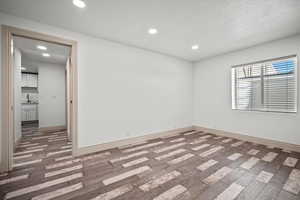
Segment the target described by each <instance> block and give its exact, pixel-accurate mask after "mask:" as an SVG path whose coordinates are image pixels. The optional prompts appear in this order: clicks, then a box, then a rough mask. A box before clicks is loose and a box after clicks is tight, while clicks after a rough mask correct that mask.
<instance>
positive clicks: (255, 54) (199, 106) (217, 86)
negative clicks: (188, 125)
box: [194, 35, 300, 144]
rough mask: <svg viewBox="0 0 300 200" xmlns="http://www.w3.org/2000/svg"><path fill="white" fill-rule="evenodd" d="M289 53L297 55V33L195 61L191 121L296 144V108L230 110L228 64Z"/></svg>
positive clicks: (299, 116) (299, 127)
mask: <svg viewBox="0 0 300 200" xmlns="http://www.w3.org/2000/svg"><path fill="white" fill-rule="evenodd" d="M292 54H297V55H298V56H299V55H300V35H298V36H295V37H291V38H287V39H284V40H278V41H274V42H271V43H266V44H262V45H259V46H256V47H252V48H249V49H245V50H241V51H237V52H233V53H229V54H226V55H221V56H216V57H213V58H210V59H206V60H203V61H201V62H198V63H195V65H194V66H195V67H194V104H195V106H194V124H195V125H198V126H202V127H206V128H214V129H219V130H225V131H229V132H234V133H241V134H246V135H250V136H255V137H262V138H267V139H272V140H278V141H282V142H288V143H293V144H300V132H299V131H300V123H299V122H300V113H299V112H300V111H298V113H297V114H286V113H266V112H253V111H251V112H249V111H238V110H232V109H231V73H230V69H231V66H233V65H237V64H243V63H249V62H254V61H259V60H264V59H270V58H276V57H282V56H287V55H292ZM298 80H299V77H298ZM298 85H300V82H298ZM299 88H300V86H299V87H298V94H300V93H299ZM298 102H299V99H298Z"/></svg>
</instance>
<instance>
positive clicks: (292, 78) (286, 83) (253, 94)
mask: <svg viewBox="0 0 300 200" xmlns="http://www.w3.org/2000/svg"><path fill="white" fill-rule="evenodd" d="M231 74H232V109H239V110H257V111H269V112H297V57H296V56H287V57H284V58H276V59H272V60H267V61H261V62H255V63H251V64H245V65H238V66H234V67H232V69H231Z"/></svg>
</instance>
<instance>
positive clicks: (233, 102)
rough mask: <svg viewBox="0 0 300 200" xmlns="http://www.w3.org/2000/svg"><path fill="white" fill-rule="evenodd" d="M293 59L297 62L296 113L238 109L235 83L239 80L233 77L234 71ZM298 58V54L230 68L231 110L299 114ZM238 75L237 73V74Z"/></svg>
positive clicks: (295, 71)
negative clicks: (243, 67)
mask: <svg viewBox="0 0 300 200" xmlns="http://www.w3.org/2000/svg"><path fill="white" fill-rule="evenodd" d="M290 58H293V59H294V60H295V70H294V73H295V76H296V77H295V93H296V94H295V111H279V110H263V109H251V110H250V109H240V108H237V107H238V106H237V105H236V93H237V87H236V82H235V84H233V81H236V80H237V78H236V77H233V69H234V68H237V67H242V66H247V65H255V64H263V63H266V62H274V61H280V60H283V59H290ZM298 67H299V66H298V56H297V54H292V55H288V56H282V57H276V58H271V59H265V60H260V61H255V62H249V63H245V64H238V65H233V66H231V67H230V84H231V92H230V95H231V110H236V111H246V112H263V113H287V114H297V113H298V107H299V91H298V90H299V86H298V85H299V82H298V81H299V74H298V73H299V72H298V71H299V70H298ZM235 75H236V73H235Z"/></svg>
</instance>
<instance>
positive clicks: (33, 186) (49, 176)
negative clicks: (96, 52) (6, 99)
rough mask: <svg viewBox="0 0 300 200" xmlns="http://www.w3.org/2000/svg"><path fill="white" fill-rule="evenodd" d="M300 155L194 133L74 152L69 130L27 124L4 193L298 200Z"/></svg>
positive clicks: (0, 185)
mask: <svg viewBox="0 0 300 200" xmlns="http://www.w3.org/2000/svg"><path fill="white" fill-rule="evenodd" d="M299 159H300V153H296V152H290V151H286V150H283V149H279V148H274V147H267V146H264V145H259V144H253V143H250V142H246V141H239V140H236V139H232V138H226V137H220V136H216V135H214V134H210V133H204V132H198V131H191V132H184V133H180V134H178V135H177V136H174V137H169V138H157V139H154V140H150V141H147V142H144V143H141V144H138V145H132V146H126V147H120V148H115V149H110V150H107V151H103V152H99V153H95V154H91V155H86V156H82V157H78V158H72V157H71V143H70V142H68V141H67V136H66V132H65V131H63V130H61V131H56V132H38V131H37V129H30V128H27V129H24V137H23V139H22V141H21V142H20V144H19V146H18V148H17V151H16V153H15V155H14V161H15V164H14V170H13V171H12V172H10V173H8V174H1V175H0V197H1V198H2V199H20V200H26V199H34V200H46V199H61V200H62V199H78V200H89V199H93V200H96V199H97V200H111V199H113V200H127V199H130V200H133V199H137V200H140V199H143V200H148V199H149V200H150V199H154V200H172V199H174V200H175V199H176V200H178V199H185V200H187V199H191V200H194V199H195V200H211V199H212V200H213V199H216V200H233V199H239V200H250V199H255V200H266V199H274V200H299V199H300V161H299Z"/></svg>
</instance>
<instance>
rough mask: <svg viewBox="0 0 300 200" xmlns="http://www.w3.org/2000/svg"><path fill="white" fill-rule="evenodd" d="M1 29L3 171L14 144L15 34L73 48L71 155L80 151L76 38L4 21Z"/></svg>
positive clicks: (10, 163)
mask: <svg viewBox="0 0 300 200" xmlns="http://www.w3.org/2000/svg"><path fill="white" fill-rule="evenodd" d="M1 30H2V113H1V116H2V129H1V132H0V134H1V147H0V148H1V154H2V155H1V162H0V164H1V166H0V172H7V171H10V170H12V168H13V147H14V143H13V142H14V141H13V138H14V95H13V87H14V82H13V60H12V56H13V55H12V45H11V41H12V38H13V36H19V37H24V38H29V39H35V40H40V41H45V42H51V43H56V44H60V45H64V46H68V47H70V48H71V53H70V54H71V55H70V60H71V62H70V68H69V69H70V78H69V80H67V81H68V82H69V85H70V101H69V102H67V105H68V106H69V107H70V116H69V117H70V123H71V126H70V129H71V130H70V132H71V138H72V155H73V156H75V155H76V154H77V151H78V143H77V113H78V79H77V77H78V72H77V42H76V41H73V40H68V39H64V38H60V37H56V36H51V35H47V34H44V33H37V32H34V31H30V30H25V29H20V28H16V27H12V26H7V25H1Z"/></svg>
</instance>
